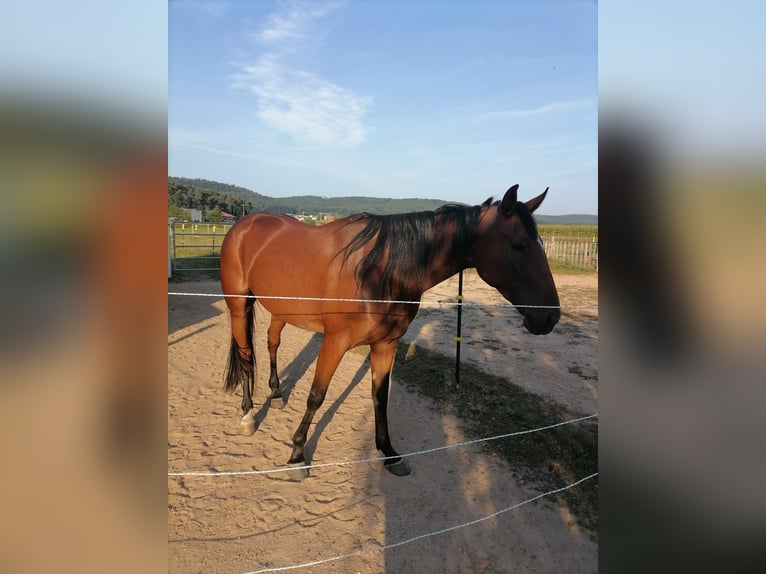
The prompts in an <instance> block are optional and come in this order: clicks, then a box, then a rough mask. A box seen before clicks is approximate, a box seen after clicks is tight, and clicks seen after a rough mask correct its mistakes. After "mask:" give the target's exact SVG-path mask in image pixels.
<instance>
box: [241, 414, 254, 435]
mask: <svg viewBox="0 0 766 574" xmlns="http://www.w3.org/2000/svg"><path fill="white" fill-rule="evenodd" d="M239 424H240V428H241V430H242V434H243V435H245V436H250V435H251V434H253V433H255V416H253V412H252V411H250V412H249V413H247V414H246V415H245V416H243V417H242V420H241V421H239Z"/></svg>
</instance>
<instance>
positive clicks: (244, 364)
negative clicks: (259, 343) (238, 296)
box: [223, 297, 255, 393]
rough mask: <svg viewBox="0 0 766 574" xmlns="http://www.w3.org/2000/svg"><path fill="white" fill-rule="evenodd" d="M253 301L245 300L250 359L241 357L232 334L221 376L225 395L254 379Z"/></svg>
mask: <svg viewBox="0 0 766 574" xmlns="http://www.w3.org/2000/svg"><path fill="white" fill-rule="evenodd" d="M254 305H255V299H253V298H250V297H248V298H247V299H245V337H246V340H247V349H246V351H248V352H249V355H250V359H249V360H248V359H247V358H245V357H243V356H242V353H241V352H240V349H239V346H238V345H237V340H236V339H235V338H234V334H233V333H232V336H231V344H230V346H229V360H228V361H227V363H226V370H225V371H224V375H223V388H224V390H225V391H226V392H227V393H231V392H234V390H235V389H236V388H237V386H238V385H239V384H240V383H249V382H250V381H253V380H254V378H255V349H254V348H253V322H254V316H255V309H254Z"/></svg>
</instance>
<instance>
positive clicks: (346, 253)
mask: <svg viewBox="0 0 766 574" xmlns="http://www.w3.org/2000/svg"><path fill="white" fill-rule="evenodd" d="M498 204H499V202H495V203H492V198H489V199H488V200H487V201H485V202H484V203H483V204H482V205H475V206H472V207H471V206H465V205H457V204H448V205H444V206H442V207H440V208H439V209H437V210H435V211H419V212H414V213H403V214H397V215H373V214H371V213H361V214H358V215H353V216H351V217H350V218H349V223H353V222H359V221H364V227H363V228H362V229H361V231H359V233H357V234H356V235H355V236H354V238H353V239H352V240H351V241H350V242H349V244H348V245H346V247H344V248H343V249H342V250H341V253H342V254H343V263H344V264H345V263H346V261H347V260H348V258H349V257H350V256H351V255H352V254H353V253H355V252H356V251H358V250H359V249H361V248H362V247H364V246H365V245H367V244H369V243H370V242H371V241H373V239H374V241H375V243H374V245H373V247H372V250H371V251H370V252H369V253H368V254H367V255H366V256H365V257H364V258H363V259H362V260H361V261H360V262H359V263H358V264H357V266H356V269H355V273H356V279H357V282H358V284H359V286H360V287H361V288H362V289H363V290H365V291H366V292H367V293H368V295H370V296H372V297H375V298H380V299H388V298H393V299H398V300H402V299H403V300H411V299H412V298H415V299H419V298H420V296H421V295H422V293H423V291H424V285H425V278H426V271H427V269H428V268H429V266H430V265H431V263H433V261H434V260H435V259H436V258H437V257H438V256H439V255H440V254H442V253H443V252H444V251H445V250H447V253H448V256H449V257H450V259H452V260H453V261H455V263H456V269H455V271H456V272H457V270H458V268H457V265H458V264H459V263H460V262H462V261H464V260H465V258H466V256H467V255H468V252H469V250H470V248H471V245H472V243H473V238H474V236H475V233H476V229H477V227H478V224H479V214H480V213H481V210H482V208H484V207H488V206H490V205H492V206H496V205H498ZM517 213H518V214H519V216H520V217H521V219H522V222H523V223H524V226H525V227H526V229H527V232H528V233H529V235H530V237H531V238H533V239H534V238H536V237H537V228H536V225H535V221H534V218H533V217H532V214H531V213H530V212H529V209H528V208H527V206H526V205H524V204H523V203H518V204H517ZM450 229H451V230H452V237H451V239H450V240H449V241H448V240H447V239H446V237H445V235H446V232H447V230H450ZM386 256H387V257H386ZM384 260H385V265H382V263H383V261H384Z"/></svg>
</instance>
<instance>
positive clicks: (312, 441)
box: [303, 355, 370, 464]
mask: <svg viewBox="0 0 766 574" xmlns="http://www.w3.org/2000/svg"><path fill="white" fill-rule="evenodd" d="M369 370H370V357H369V355H368V356H367V358H366V359H365V360H364V362H363V363H362V364H361V365H360V366H359V368H358V369H357V371H356V373H354V376H353V377H352V378H351V382H350V383H349V384H348V386H347V387H346V388H345V390H344V391H343V392H342V393H341V394H340V395H339V396H338V398H337V399H335V401H333V403H332V404H331V405H330V406H329V407H328V408H327V410H325V412H324V413H323V414H322V418H320V419H319V422H317V424H316V428H315V429H314V432H313V433H312V434H311V437H310V438H309V440H308V441H307V442H306V446H305V448H304V451H303V454H304V457H305V459H306V464H311V459H312V458H314V451H315V450H316V447H317V443H318V442H319V437H320V436H321V435H322V433H323V432H324V430H325V428H327V425H328V424H330V421H331V420H332V417H334V416H335V413H336V412H337V410H338V408H339V407H340V405H341V404H343V402H344V401H345V400H346V399H347V398H348V396H349V395H350V394H351V391H353V390H354V389H355V388H356V386H357V385H358V384H359V383H361V382H362V380H363V379H364V378H365V375H366V374H367V372H368V371H369Z"/></svg>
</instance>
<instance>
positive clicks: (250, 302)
mask: <svg viewBox="0 0 766 574" xmlns="http://www.w3.org/2000/svg"><path fill="white" fill-rule="evenodd" d="M254 304H255V300H254V299H252V298H249V297H227V298H226V305H227V306H228V308H229V315H230V317H231V335H232V337H231V349H230V350H229V363H228V366H227V369H226V376H225V379H226V383H225V384H226V390H228V391H233V390H234V388H235V387H236V386H237V383H238V382H240V383H241V384H242V415H243V416H242V420H241V423H240V424H241V425H242V432H243V433H244V434H253V433H254V432H255V419H254V418H253V414H252V409H253V390H254V387H255V350H254V349H253V321H254V317H253V315H254V312H255V310H254V308H253V307H254Z"/></svg>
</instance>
